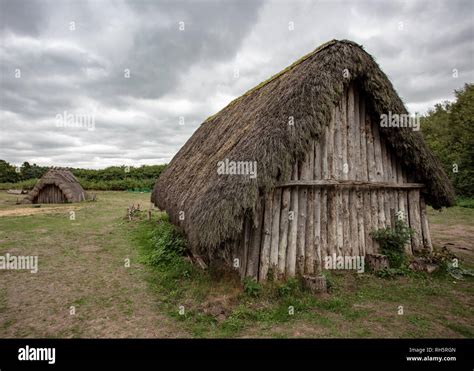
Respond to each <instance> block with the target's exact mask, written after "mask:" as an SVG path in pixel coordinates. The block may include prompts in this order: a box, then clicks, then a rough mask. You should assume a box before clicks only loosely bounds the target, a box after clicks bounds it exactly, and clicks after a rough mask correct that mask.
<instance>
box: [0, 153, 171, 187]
mask: <svg viewBox="0 0 474 371" xmlns="http://www.w3.org/2000/svg"><path fill="white" fill-rule="evenodd" d="M165 167H166V165H143V166H140V167H133V166H125V165H123V166H110V167H107V168H105V169H100V170H94V169H77V168H69V170H70V171H71V172H72V173H73V174H74V176H75V177H76V178H77V179H78V181H79V182H80V183H81V185H82V186H83V188H84V189H95V190H133V189H136V190H149V189H151V188H153V185H154V184H155V181H156V179H157V178H158V176H159V175H160V174H161V172H162V171H163V170H164V169H165ZM48 169H49V167H47V166H38V165H36V164H32V165H31V164H29V163H28V162H24V163H23V164H22V165H21V166H15V165H13V164H10V163H8V162H7V161H5V160H0V188H2V189H6V188H26V189H27V188H32V187H33V186H34V184H35V183H36V181H37V180H38V179H39V178H41V177H42V176H43V175H44V174H45V173H46V172H47V171H48Z"/></svg>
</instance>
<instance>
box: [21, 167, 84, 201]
mask: <svg viewBox="0 0 474 371" xmlns="http://www.w3.org/2000/svg"><path fill="white" fill-rule="evenodd" d="M47 185H55V186H57V187H58V188H59V189H60V190H61V192H62V194H63V195H64V196H65V199H66V200H67V202H81V201H84V200H85V199H86V195H85V192H84V189H83V188H82V186H81V185H80V184H79V182H78V181H77V179H76V177H75V176H74V175H73V174H72V173H71V172H70V171H69V170H66V169H59V168H52V169H49V170H48V171H47V172H46V174H44V175H43V176H42V177H41V179H40V180H39V181H38V182H37V183H36V184H35V186H34V188H33V189H32V190H31V191H30V192H29V193H28V195H27V196H26V197H25V198H24V199H23V201H22V203H25V204H31V203H36V200H37V198H38V195H39V194H40V192H41V190H43V189H44V188H45V187H46V186H47Z"/></svg>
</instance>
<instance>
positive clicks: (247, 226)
mask: <svg viewBox="0 0 474 371" xmlns="http://www.w3.org/2000/svg"><path fill="white" fill-rule="evenodd" d="M251 229H252V226H251V220H250V217H248V216H246V217H245V219H244V231H243V232H244V234H243V238H242V243H243V246H242V247H243V248H242V262H241V270H240V276H241V277H242V278H243V277H247V262H248V255H249V250H250V231H251Z"/></svg>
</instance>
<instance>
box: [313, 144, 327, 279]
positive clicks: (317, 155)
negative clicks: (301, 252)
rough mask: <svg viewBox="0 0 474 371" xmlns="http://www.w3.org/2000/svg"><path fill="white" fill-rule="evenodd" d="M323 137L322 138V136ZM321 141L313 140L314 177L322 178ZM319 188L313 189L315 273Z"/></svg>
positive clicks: (317, 270) (318, 260)
mask: <svg viewBox="0 0 474 371" xmlns="http://www.w3.org/2000/svg"><path fill="white" fill-rule="evenodd" d="M322 139H324V138H322ZM321 155H322V152H321V141H316V142H314V176H313V177H314V179H317V180H319V179H322V177H321V173H322V168H321ZM321 202H322V201H321V188H320V187H316V188H315V189H314V200H313V210H314V225H313V228H314V239H313V260H314V263H313V271H314V273H316V274H320V273H321V217H322V216H321Z"/></svg>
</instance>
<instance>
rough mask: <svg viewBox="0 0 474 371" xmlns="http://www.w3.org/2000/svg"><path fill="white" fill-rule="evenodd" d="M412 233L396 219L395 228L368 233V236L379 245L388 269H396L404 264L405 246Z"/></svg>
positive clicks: (400, 220) (402, 222)
mask: <svg viewBox="0 0 474 371" xmlns="http://www.w3.org/2000/svg"><path fill="white" fill-rule="evenodd" d="M413 233H414V231H413V229H411V228H409V227H408V226H407V224H406V223H405V222H404V221H403V220H402V219H398V218H397V219H396V220H395V228H388V227H387V228H381V229H377V230H375V231H372V232H370V235H371V236H372V238H373V239H374V240H375V241H377V242H378V243H379V245H380V250H381V252H382V254H385V255H387V257H388V261H389V263H390V268H395V269H397V268H401V267H402V266H403V265H404V264H405V261H406V256H405V245H406V243H407V242H408V241H409V240H410V238H411V236H413Z"/></svg>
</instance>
